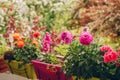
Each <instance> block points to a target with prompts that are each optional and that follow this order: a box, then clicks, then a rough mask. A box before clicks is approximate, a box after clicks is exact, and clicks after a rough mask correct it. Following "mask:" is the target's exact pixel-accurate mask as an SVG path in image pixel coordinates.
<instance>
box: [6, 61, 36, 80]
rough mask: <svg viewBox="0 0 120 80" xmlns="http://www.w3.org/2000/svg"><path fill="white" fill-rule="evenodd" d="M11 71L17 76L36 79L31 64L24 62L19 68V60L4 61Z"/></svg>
mask: <svg viewBox="0 0 120 80" xmlns="http://www.w3.org/2000/svg"><path fill="white" fill-rule="evenodd" d="M6 62H7V64H8V66H9V69H10V71H11V73H13V74H17V75H19V76H23V77H27V78H28V79H33V80H36V74H35V71H34V69H33V66H32V64H30V63H29V64H24V65H22V66H21V67H20V68H19V67H18V66H19V64H20V63H21V62H18V61H16V60H12V61H11V62H8V61H6Z"/></svg>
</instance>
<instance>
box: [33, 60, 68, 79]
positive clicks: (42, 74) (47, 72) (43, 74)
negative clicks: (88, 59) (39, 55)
mask: <svg viewBox="0 0 120 80" xmlns="http://www.w3.org/2000/svg"><path fill="white" fill-rule="evenodd" d="M32 64H33V66H34V69H35V72H36V75H37V78H38V79H40V80H66V79H65V78H66V77H65V74H64V73H63V72H62V70H61V66H57V65H53V64H48V63H44V62H40V61H38V60H32Z"/></svg>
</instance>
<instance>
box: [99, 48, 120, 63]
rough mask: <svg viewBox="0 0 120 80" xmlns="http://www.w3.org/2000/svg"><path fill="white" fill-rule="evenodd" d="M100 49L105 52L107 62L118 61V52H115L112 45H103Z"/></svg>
mask: <svg viewBox="0 0 120 80" xmlns="http://www.w3.org/2000/svg"><path fill="white" fill-rule="evenodd" d="M100 51H101V52H104V55H103V58H104V62H105V63H109V62H117V60H118V53H117V52H115V51H114V50H113V49H112V48H111V47H110V46H102V47H100Z"/></svg>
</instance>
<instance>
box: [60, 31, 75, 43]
mask: <svg viewBox="0 0 120 80" xmlns="http://www.w3.org/2000/svg"><path fill="white" fill-rule="evenodd" d="M60 39H61V40H62V41H63V42H64V43H65V44H70V43H71V42H72V40H73V35H72V34H71V33H70V32H69V31H63V32H62V33H61V35H60Z"/></svg>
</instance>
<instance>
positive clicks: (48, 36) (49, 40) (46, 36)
mask: <svg viewBox="0 0 120 80" xmlns="http://www.w3.org/2000/svg"><path fill="white" fill-rule="evenodd" d="M43 41H44V42H46V41H47V42H49V43H50V42H51V36H50V34H49V33H48V32H47V33H46V34H45V36H44V38H43Z"/></svg>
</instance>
